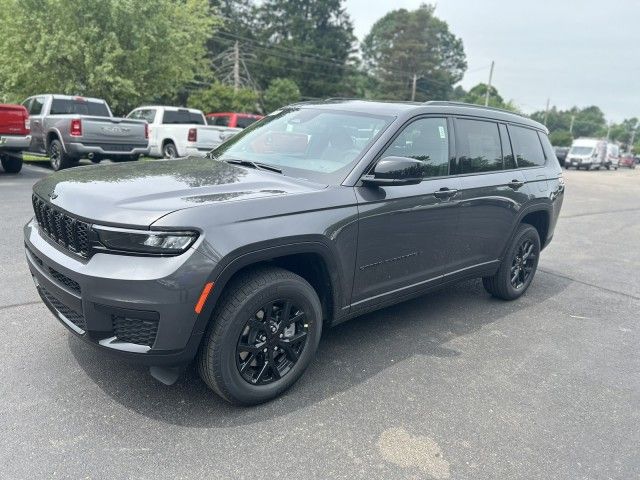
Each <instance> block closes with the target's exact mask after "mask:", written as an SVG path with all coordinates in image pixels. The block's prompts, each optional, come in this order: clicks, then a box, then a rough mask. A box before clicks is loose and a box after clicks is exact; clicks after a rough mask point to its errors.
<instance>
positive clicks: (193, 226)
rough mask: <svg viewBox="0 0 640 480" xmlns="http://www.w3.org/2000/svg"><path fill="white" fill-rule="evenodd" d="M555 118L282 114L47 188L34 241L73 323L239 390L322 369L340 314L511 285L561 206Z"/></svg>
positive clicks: (241, 393)
mask: <svg viewBox="0 0 640 480" xmlns="http://www.w3.org/2000/svg"><path fill="white" fill-rule="evenodd" d="M563 193H564V181H563V179H562V173H561V168H560V166H559V164H558V161H557V159H556V158H555V156H554V153H553V149H552V147H551V145H550V143H549V140H548V139H547V131H546V129H545V128H544V127H543V126H542V125H540V124H539V123H536V122H533V121H531V120H529V119H527V118H524V117H521V116H518V115H514V114H512V113H507V112H503V111H497V110H492V109H486V108H480V107H475V106H470V105H464V104H462V105H461V104H452V103H446V102H430V103H427V104H418V103H382V102H366V101H327V102H318V103H306V104H297V105H292V106H290V107H287V108H284V109H282V110H280V111H277V112H274V113H273V114H271V115H269V116H267V117H266V118H264V119H263V120H261V121H259V122H257V123H256V124H254V125H252V126H250V127H248V128H247V129H245V130H244V131H243V132H241V133H239V134H238V135H237V136H235V137H233V138H232V139H231V140H229V141H228V142H226V143H224V144H223V145H221V146H220V147H218V148H217V149H215V150H214V151H212V152H211V154H210V156H209V157H208V158H188V159H181V160H175V161H174V160H169V161H151V162H145V163H143V164H136V165H133V164H122V165H109V166H107V167H102V168H96V167H85V168H81V169H77V170H71V171H65V172H59V173H57V174H54V175H51V176H49V177H47V178H45V179H43V180H41V181H40V182H38V183H37V184H36V185H35V186H34V191H33V207H34V210H35V218H34V219H33V220H31V221H30V222H29V223H28V224H27V225H26V226H25V230H24V237H25V245H26V257H27V261H28V263H29V267H30V269H31V273H32V274H33V278H34V280H35V283H36V285H37V288H38V291H39V293H40V295H41V297H42V300H43V301H44V303H45V304H46V305H47V306H48V307H49V309H50V310H51V311H52V312H53V314H54V315H55V316H56V317H57V318H58V319H59V320H60V321H61V322H62V323H63V324H64V325H65V326H66V327H67V328H68V329H69V330H71V331H72V332H73V333H74V334H75V335H77V336H79V337H81V338H83V339H84V340H86V341H88V342H90V343H92V344H94V345H96V346H97V347H98V348H100V349H102V350H104V351H108V352H112V353H114V354H119V355H121V356H124V357H126V358H129V359H132V360H135V361H138V362H142V363H144V364H146V365H149V366H150V367H151V368H150V370H151V373H152V375H154V376H155V377H156V378H157V379H159V380H161V381H163V382H165V383H168V384H170V383H172V382H174V381H175V380H176V378H177V377H178V375H179V373H180V369H181V368H182V366H184V365H185V364H187V363H189V362H191V361H192V360H194V359H196V361H197V364H198V367H199V371H200V374H201V376H202V378H203V379H204V381H205V382H206V383H207V384H208V385H209V386H210V387H211V388H212V389H213V390H214V391H215V392H217V393H218V394H219V395H220V396H222V397H223V398H225V399H226V400H228V401H230V402H233V403H237V404H255V403H259V402H263V401H266V400H268V399H271V398H273V397H275V396H277V395H279V394H280V393H281V392H283V391H284V390H285V389H287V388H288V387H290V386H291V385H292V384H293V383H294V382H295V381H296V380H297V379H298V378H299V377H300V376H301V375H302V373H303V371H304V370H305V369H306V368H307V366H308V365H309V363H310V362H311V359H312V357H313V355H314V353H315V351H316V348H317V346H318V342H319V341H320V335H321V332H322V329H323V328H326V327H329V326H332V325H335V324H338V323H340V322H343V321H345V320H347V319H349V318H351V317H355V316H357V315H360V314H362V313H364V312H367V311H371V310H374V309H377V308H380V307H383V306H386V305H390V304H393V303H396V302H400V301H403V300H406V299H408V298H411V297H414V296H417V295H420V294H423V293H424V292H427V291H430V290H434V289H438V288H441V287H442V286H444V285H447V284H449V283H451V282H457V281H459V280H462V279H466V278H473V277H481V278H482V279H483V284H484V287H485V288H486V289H487V291H488V292H489V293H490V294H492V295H493V296H495V297H498V298H502V299H505V300H513V299H515V298H518V297H519V296H520V295H522V294H523V293H524V292H525V291H526V290H527V288H528V287H529V285H530V284H531V281H532V280H533V276H534V274H535V271H536V267H537V265H538V259H539V255H540V252H541V250H542V249H543V248H544V247H545V246H546V245H548V243H549V242H550V240H551V238H552V236H553V231H554V227H555V224H556V221H557V219H558V214H559V211H560V207H561V204H562V199H563Z"/></svg>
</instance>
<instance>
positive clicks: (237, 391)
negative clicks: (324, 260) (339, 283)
mask: <svg viewBox="0 0 640 480" xmlns="http://www.w3.org/2000/svg"><path fill="white" fill-rule="evenodd" d="M280 300H282V301H287V302H291V304H295V305H296V307H300V308H299V309H297V308H296V310H295V312H296V313H294V315H293V317H294V318H297V317H300V315H299V313H300V312H301V311H302V312H304V316H302V317H301V318H303V319H304V320H303V321H302V322H303V323H304V328H305V331H304V332H303V333H304V337H305V340H304V343H302V342H299V343H302V346H301V347H300V348H301V350H300V351H299V352H297V356H296V359H297V361H295V363H293V364H292V365H291V366H289V367H288V368H289V370H287V371H286V372H285V374H283V375H282V377H280V375H278V376H277V377H276V376H275V375H272V378H275V379H273V380H271V383H267V384H252V383H250V382H249V380H248V379H246V377H243V374H241V372H240V369H241V367H240V363H239V362H241V361H242V357H241V356H240V355H241V354H240V353H239V352H243V353H244V352H245V351H248V350H243V349H242V348H240V346H241V345H240V344H241V342H242V339H243V335H245V332H247V331H248V330H247V329H249V328H250V327H249V325H250V322H253V323H256V319H258V321H260V322H263V323H261V324H260V325H265V324H266V325H271V323H270V322H268V319H265V320H262V318H263V317H260V316H259V314H260V312H263V314H264V312H265V311H266V309H264V308H263V306H264V305H270V306H272V303H273V302H278V301H280ZM273 308H275V307H273ZM273 308H272V311H273ZM278 315H279V314H278ZM287 318H289V316H287ZM280 323H281V324H283V323H284V322H280ZM274 328H275V327H274ZM296 328H298V327H295V326H294V330H295V329H296ZM285 331H286V330H281V329H280V328H278V329H277V330H272V333H270V334H269V335H270V336H271V338H272V339H273V340H267V341H265V342H264V343H263V344H262V346H264V345H271V344H270V343H268V342H270V341H272V342H279V341H283V342H284V341H286V337H285V338H282V334H281V333H279V332H285ZM264 332H265V335H266V334H267V331H266V330H265V331H264ZM273 332H275V333H273ZM321 333H322V308H321V305H320V300H319V299H318V295H317V294H316V292H315V290H314V289H313V287H312V286H311V285H310V284H309V283H308V282H307V281H306V280H305V279H303V278H302V277H300V276H299V275H296V274H294V273H292V272H290V271H288V270H284V269H281V268H276V267H259V268H256V269H254V270H250V271H247V272H245V273H241V274H240V275H239V276H238V277H237V278H235V279H234V280H233V281H232V282H231V284H229V285H228V286H227V287H226V288H225V291H224V292H223V294H222V297H221V298H220V300H219V303H218V305H217V306H216V309H215V312H214V314H213V317H212V320H211V322H210V325H209V327H208V328H207V331H206V333H205V337H204V339H203V341H202V344H201V346H200V351H199V352H198V360H197V363H198V370H199V372H200V376H201V377H202V379H203V380H204V381H205V383H206V384H207V385H208V386H209V387H210V388H211V389H212V390H213V391H214V392H216V393H217V394H218V395H220V396H221V397H222V398H224V399H225V400H227V401H228V402H231V403H233V404H236V405H255V404H258V403H262V402H266V401H268V400H271V399H273V398H275V397H277V396H278V395H280V394H281V393H282V392H284V391H285V390H287V389H288V388H289V387H291V385H293V384H294V383H295V382H296V380H298V379H299V378H300V376H302V374H303V373H304V371H305V370H306V368H307V367H308V366H309V364H310V363H311V360H312V358H313V356H314V354H315V352H316V349H317V347H318V343H319V341H320V335H321ZM276 335H279V338H280V339H282V340H278V339H277V338H276ZM294 336H295V334H294ZM257 340H260V338H258V339H257ZM274 344H275V343H274ZM292 345H293V344H292ZM262 346H259V347H257V349H256V351H255V353H253V354H252V355H253V357H252V358H255V360H254V362H256V363H257V362H258V360H259V358H262V363H263V364H264V365H265V367H264V368H262V369H263V370H264V369H265V368H267V364H268V360H269V359H270V360H271V363H272V364H274V362H275V360H274V358H275V357H271V356H270V355H273V356H275V355H281V357H280V358H281V359H282V358H284V361H285V363H287V362H288V361H289V360H288V355H285V357H282V355H283V354H284V352H283V349H282V348H281V349H280V352H279V353H277V354H276V353H272V351H271V350H269V351H268V353H266V354H264V353H262V352H263V350H261V349H262ZM269 348H270V347H269ZM274 349H275V350H277V347H274ZM267 350H268V349H267V348H265V349H264V351H265V352H266V351H267ZM287 353H288V352H287ZM247 356H248V354H247ZM244 358H247V357H244ZM251 361H252V360H251V358H249V359H248V360H247V362H246V363H247V364H248V363H251ZM287 365H288V363H287ZM251 368H256V370H261V367H260V366H257V367H251ZM276 368H277V367H276ZM268 372H269V373H270V374H271V373H275V372H274V369H273V367H271V366H268ZM245 375H246V373H245ZM260 375H262V373H260V374H259V375H258V380H260ZM255 381H256V380H254V383H255Z"/></svg>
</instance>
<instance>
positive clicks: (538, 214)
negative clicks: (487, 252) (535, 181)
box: [500, 201, 553, 258]
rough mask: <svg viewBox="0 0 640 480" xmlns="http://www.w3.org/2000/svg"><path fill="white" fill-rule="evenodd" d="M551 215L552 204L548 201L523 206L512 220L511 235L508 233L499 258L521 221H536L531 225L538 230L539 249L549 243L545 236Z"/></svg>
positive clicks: (504, 251) (501, 256)
mask: <svg viewBox="0 0 640 480" xmlns="http://www.w3.org/2000/svg"><path fill="white" fill-rule="evenodd" d="M552 215H553V205H552V204H551V203H550V202H548V201H547V202H544V201H539V202H536V203H534V204H532V205H529V206H527V207H525V208H523V209H522V211H521V212H520V213H519V215H518V217H517V219H516V221H515V222H514V225H513V228H512V230H511V235H509V240H508V241H507V242H506V244H505V246H504V248H503V249H502V253H501V255H500V258H504V256H505V253H506V251H507V250H508V249H509V246H510V245H511V242H513V238H514V236H515V234H516V232H517V231H518V227H519V226H520V225H521V224H523V223H530V222H531V221H534V222H536V223H537V225H536V224H532V226H533V227H534V228H535V229H536V230H537V231H538V235H539V236H540V249H541V250H542V249H543V248H544V247H546V246H547V244H548V243H549V242H548V239H547V236H548V234H549V228H550V225H551V216H552Z"/></svg>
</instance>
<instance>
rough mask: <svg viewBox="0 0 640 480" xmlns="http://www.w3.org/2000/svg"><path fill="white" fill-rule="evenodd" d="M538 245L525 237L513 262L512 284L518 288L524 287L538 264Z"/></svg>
mask: <svg viewBox="0 0 640 480" xmlns="http://www.w3.org/2000/svg"><path fill="white" fill-rule="evenodd" d="M536 258H537V252H536V246H535V245H534V243H533V242H532V241H531V240H530V239H525V240H524V241H523V242H522V243H521V244H520V246H519V247H518V249H517V250H516V254H515V256H514V257H513V262H511V285H512V286H513V288H515V289H516V290H518V289H520V288H522V287H524V285H525V284H526V283H527V281H528V280H529V277H530V276H531V274H532V273H533V270H534V269H535V266H536Z"/></svg>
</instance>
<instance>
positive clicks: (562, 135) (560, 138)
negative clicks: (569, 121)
mask: <svg viewBox="0 0 640 480" xmlns="http://www.w3.org/2000/svg"><path fill="white" fill-rule="evenodd" d="M549 141H550V142H551V145H553V146H554V147H570V146H571V142H573V135H571V134H570V133H569V131H568V130H555V131H553V132H551V133H550V134H549Z"/></svg>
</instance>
